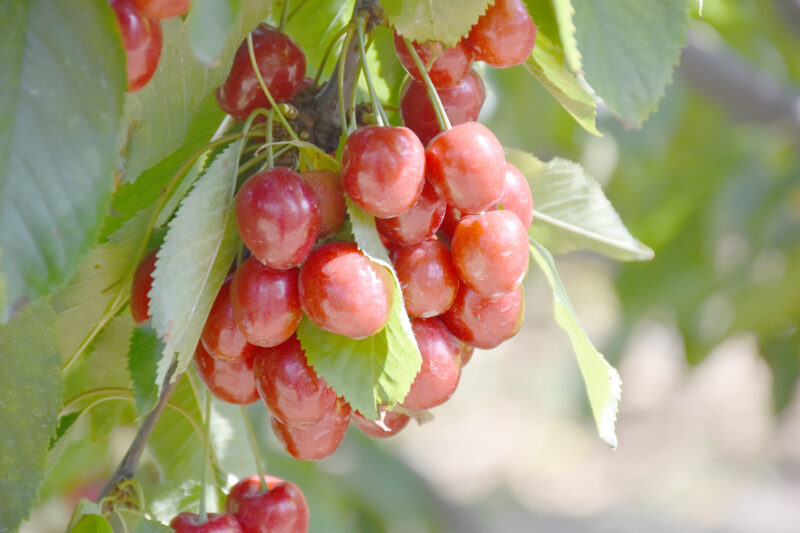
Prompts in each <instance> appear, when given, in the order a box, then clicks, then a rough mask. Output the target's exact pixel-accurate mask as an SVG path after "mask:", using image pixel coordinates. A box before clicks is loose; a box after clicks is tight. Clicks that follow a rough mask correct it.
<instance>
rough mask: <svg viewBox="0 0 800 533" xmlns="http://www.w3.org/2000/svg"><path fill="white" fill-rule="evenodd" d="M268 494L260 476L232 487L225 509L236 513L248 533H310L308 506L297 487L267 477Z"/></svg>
mask: <svg viewBox="0 0 800 533" xmlns="http://www.w3.org/2000/svg"><path fill="white" fill-rule="evenodd" d="M264 481H265V482H266V485H267V489H268V490H267V491H265V492H262V491H261V487H260V484H259V482H258V476H252V477H248V478H245V479H243V480H241V481H239V482H238V483H237V484H236V485H234V486H233V487H231V490H230V492H229V493H228V499H227V500H226V501H225V510H226V511H228V512H229V513H231V514H233V515H234V516H235V517H236V519H237V520H238V521H239V524H240V525H241V526H242V531H243V532H244V533H265V532H269V533H306V531H308V504H307V503H306V499H305V496H303V492H302V491H301V490H300V489H299V488H297V485H295V484H294V483H291V482H289V481H284V480H282V479H280V478H276V477H273V476H264Z"/></svg>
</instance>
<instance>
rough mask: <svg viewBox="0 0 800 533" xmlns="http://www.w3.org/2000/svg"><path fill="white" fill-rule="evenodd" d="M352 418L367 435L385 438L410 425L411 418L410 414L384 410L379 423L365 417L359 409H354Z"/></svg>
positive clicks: (374, 437)
mask: <svg viewBox="0 0 800 533" xmlns="http://www.w3.org/2000/svg"><path fill="white" fill-rule="evenodd" d="M350 420H352V421H353V423H354V424H355V425H356V426H357V427H358V429H360V430H361V431H362V432H363V433H364V435H366V436H367V437H371V438H373V439H385V438H388V437H391V436H393V435H397V434H398V433H399V432H400V430H402V429H403V428H404V427H406V426H407V425H408V421H409V420H410V418H409V417H408V415H404V414H403V413H398V412H396V411H383V412H382V413H381V418H380V424H378V422H377V421H375V420H370V419H368V418H365V417H364V416H362V415H361V413H359V412H358V411H353V414H352V415H351V416H350Z"/></svg>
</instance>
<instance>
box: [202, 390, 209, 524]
mask: <svg viewBox="0 0 800 533" xmlns="http://www.w3.org/2000/svg"><path fill="white" fill-rule="evenodd" d="M205 394H206V412H205V420H204V427H203V469H202V470H201V471H200V521H201V522H203V523H205V521H206V520H207V515H206V484H207V483H206V475H207V470H208V467H207V465H208V462H209V457H208V440H209V436H210V431H209V428H210V427H211V394H209V392H208V390H206V391H205Z"/></svg>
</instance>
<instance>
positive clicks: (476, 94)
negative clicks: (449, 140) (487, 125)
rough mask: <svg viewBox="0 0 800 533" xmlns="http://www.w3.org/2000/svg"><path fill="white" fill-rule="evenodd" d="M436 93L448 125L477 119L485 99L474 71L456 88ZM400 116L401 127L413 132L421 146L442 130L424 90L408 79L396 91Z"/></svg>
mask: <svg viewBox="0 0 800 533" xmlns="http://www.w3.org/2000/svg"><path fill="white" fill-rule="evenodd" d="M436 92H437V94H438V95H439V99H440V100H441V101H442V106H444V111H445V114H446V115H447V118H449V119H450V123H451V124H452V125H454V126H455V125H458V124H463V123H464V122H469V121H470V120H478V115H479V114H480V111H481V107H482V106H483V101H484V99H485V98H486V87H485V86H484V85H483V80H482V79H481V77H480V75H478V73H477V72H475V70H474V69H473V70H470V71H469V73H468V74H467V76H466V77H465V78H464V79H463V80H461V83H459V84H458V85H456V86H454V87H450V88H449V89H438V90H437V91H436ZM400 115H401V116H402V117H403V124H405V126H406V127H407V128H409V129H411V131H413V132H414V133H416V134H417V137H419V140H420V141H421V142H422V144H424V145H427V144H428V142H430V140H431V139H433V138H434V137H435V136H436V135H437V134H438V133H439V132H441V131H442V129H441V128H440V127H439V122H438V121H437V120H436V111H434V108H433V104H432V103H431V101H430V99H429V98H428V90H427V88H426V87H425V84H424V83H422V82H419V81H416V80H413V79H410V80H408V81H407V82H406V83H405V84H404V85H403V88H402V89H401V90H400Z"/></svg>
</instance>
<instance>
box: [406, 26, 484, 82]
mask: <svg viewBox="0 0 800 533" xmlns="http://www.w3.org/2000/svg"><path fill="white" fill-rule="evenodd" d="M414 49H415V50H416V51H417V55H418V56H419V58H420V60H421V61H422V64H423V65H425V67H426V70H427V72H428V76H429V77H430V79H431V83H433V86H434V87H436V88H437V89H446V88H448V87H453V86H454V85H458V84H459V83H461V80H463V79H464V77H465V76H466V75H467V72H469V69H470V67H472V49H471V48H470V46H469V44H468V43H467V42H466V41H464V40H461V41H459V42H458V44H456V45H455V46H453V47H450V48H447V47H445V46H444V45H443V44H442V43H441V42H439V41H425V42H424V43H422V44H420V43H417V42H414ZM394 51H395V52H396V53H397V58H398V59H399V60H400V63H402V64H403V67H404V68H405V69H406V72H408V73H409V75H411V77H412V78H414V79H415V80H417V81H424V78H423V77H422V74H421V73H420V71H419V68H417V63H416V62H415V61H414V58H413V57H412V56H411V52H409V50H408V47H407V46H406V43H405V40H404V39H403V38H402V37H401V36H400V35H399V34H398V33H397V32H395V33H394Z"/></svg>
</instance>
